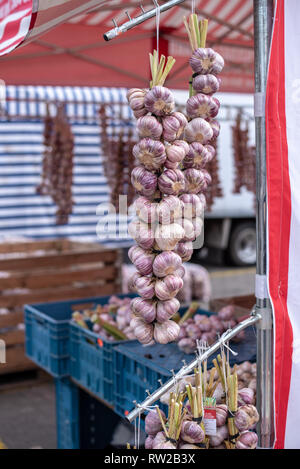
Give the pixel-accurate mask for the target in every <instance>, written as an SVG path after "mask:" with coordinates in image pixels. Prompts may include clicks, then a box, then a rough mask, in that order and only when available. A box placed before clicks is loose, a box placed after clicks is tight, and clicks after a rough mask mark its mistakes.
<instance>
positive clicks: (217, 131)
mask: <svg viewBox="0 0 300 469" xmlns="http://www.w3.org/2000/svg"><path fill="white" fill-rule="evenodd" d="M209 123H210V126H211V128H212V130H213V138H212V139H213V140H216V139H217V138H218V137H219V135H220V130H221V126H220V123H219V121H218V120H217V119H210V120H209Z"/></svg>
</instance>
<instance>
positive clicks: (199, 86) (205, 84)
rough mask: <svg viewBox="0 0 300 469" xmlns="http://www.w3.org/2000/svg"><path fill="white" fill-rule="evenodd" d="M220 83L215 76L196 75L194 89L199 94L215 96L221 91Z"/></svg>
mask: <svg viewBox="0 0 300 469" xmlns="http://www.w3.org/2000/svg"><path fill="white" fill-rule="evenodd" d="M220 81H221V80H220V79H219V78H217V77H216V76H215V75H196V76H195V77H194V79H193V89H194V90H195V91H197V93H204V94H213V93H216V92H217V91H219V88H220Z"/></svg>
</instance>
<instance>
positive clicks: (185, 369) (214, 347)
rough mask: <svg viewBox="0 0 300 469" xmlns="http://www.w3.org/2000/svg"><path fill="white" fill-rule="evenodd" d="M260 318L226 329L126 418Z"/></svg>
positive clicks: (140, 409)
mask: <svg viewBox="0 0 300 469" xmlns="http://www.w3.org/2000/svg"><path fill="white" fill-rule="evenodd" d="M260 320H261V316H260V315H259V314H253V315H252V316H250V317H249V318H247V319H245V320H244V321H242V322H240V323H239V324H238V325H237V326H236V327H235V328H234V329H232V330H228V331H227V332H225V334H223V336H222V337H221V338H220V340H218V341H217V342H215V343H214V344H213V345H212V346H211V347H209V348H208V349H207V350H206V352H204V353H203V355H201V357H199V358H196V359H195V360H193V361H192V362H191V363H189V364H188V365H187V366H185V367H183V368H181V370H180V371H178V373H176V375H174V376H173V377H172V378H171V379H170V380H169V381H168V382H167V383H165V384H164V385H163V386H161V387H160V388H159V389H157V391H154V393H153V394H151V396H150V397H147V399H145V401H144V402H143V403H142V404H141V405H140V406H139V407H136V408H135V409H134V410H132V411H131V412H130V414H128V415H127V417H126V418H127V419H128V420H129V422H132V421H133V420H134V419H135V418H136V417H138V416H139V414H141V413H143V412H144V410H143V407H148V406H151V405H152V404H153V403H154V402H156V401H157V400H158V399H159V398H160V397H161V396H162V395H163V394H165V393H166V392H167V391H169V390H170V389H171V388H172V387H173V386H174V384H175V381H177V380H179V379H181V378H183V377H184V376H186V375H187V374H189V373H191V372H192V371H193V370H194V368H195V367H196V366H198V363H199V362H203V361H204V360H206V359H207V358H208V357H210V356H211V355H212V354H213V353H215V352H216V351H217V350H218V349H219V348H220V345H221V344H222V343H224V342H227V341H229V340H231V339H232V338H233V337H235V336H236V335H237V334H238V333H239V332H241V331H242V330H244V329H246V327H249V326H251V325H254V324H256V323H257V322H258V321H260Z"/></svg>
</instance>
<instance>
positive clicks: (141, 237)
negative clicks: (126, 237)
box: [128, 220, 154, 250]
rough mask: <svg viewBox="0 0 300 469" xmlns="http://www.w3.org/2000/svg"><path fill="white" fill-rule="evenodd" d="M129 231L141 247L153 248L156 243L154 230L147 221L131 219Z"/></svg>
mask: <svg viewBox="0 0 300 469" xmlns="http://www.w3.org/2000/svg"><path fill="white" fill-rule="evenodd" d="M128 233H129V234H130V236H131V237H132V238H133V239H134V240H135V241H136V242H137V243H138V245H139V246H140V247H141V248H143V249H146V250H149V249H151V248H152V246H153V244H154V231H153V229H152V228H151V226H150V225H148V224H147V223H144V222H142V221H140V220H133V221H131V222H130V223H129V225H128Z"/></svg>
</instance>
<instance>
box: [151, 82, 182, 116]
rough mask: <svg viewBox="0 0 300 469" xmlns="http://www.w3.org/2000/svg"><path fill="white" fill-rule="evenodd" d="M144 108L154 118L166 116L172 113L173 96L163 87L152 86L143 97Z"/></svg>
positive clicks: (173, 105)
mask: <svg viewBox="0 0 300 469" xmlns="http://www.w3.org/2000/svg"><path fill="white" fill-rule="evenodd" d="M144 104H145V108H146V109H147V111H148V112H151V113H152V114H155V115H156V116H166V115H168V114H171V112H173V111H174V107H175V101H174V96H173V94H172V93H171V91H170V90H169V89H168V88H165V87H164V86H153V88H151V90H150V91H148V93H147V94H146V96H145V100H144Z"/></svg>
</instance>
